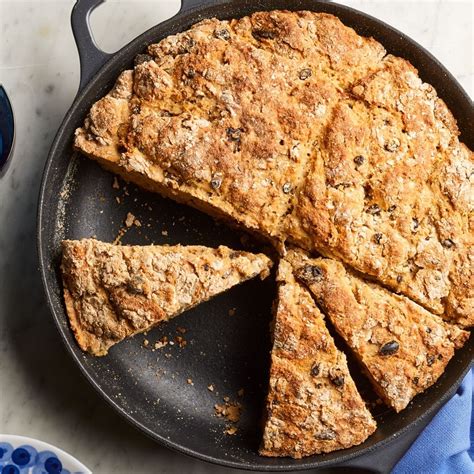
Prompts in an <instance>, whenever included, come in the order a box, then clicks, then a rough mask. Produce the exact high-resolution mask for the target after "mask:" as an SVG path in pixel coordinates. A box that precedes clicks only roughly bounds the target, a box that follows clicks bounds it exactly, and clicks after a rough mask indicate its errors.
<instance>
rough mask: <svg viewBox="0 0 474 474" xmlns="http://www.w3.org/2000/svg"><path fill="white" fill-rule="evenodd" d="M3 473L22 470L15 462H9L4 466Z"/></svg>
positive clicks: (12, 473) (17, 473)
mask: <svg viewBox="0 0 474 474" xmlns="http://www.w3.org/2000/svg"><path fill="white" fill-rule="evenodd" d="M2 474H20V470H19V469H18V468H17V467H16V466H14V465H13V464H7V465H6V466H3V468H2Z"/></svg>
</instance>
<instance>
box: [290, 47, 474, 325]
mask: <svg viewBox="0 0 474 474" xmlns="http://www.w3.org/2000/svg"><path fill="white" fill-rule="evenodd" d="M352 93H353V97H351V98H348V99H346V100H343V101H340V102H339V103H338V104H337V106H336V107H335V108H334V109H333V114H332V118H331V121H330V123H329V125H328V128H327V129H326V131H325V133H324V134H323V136H322V139H321V146H320V148H319V149H318V152H317V153H316V155H315V160H314V163H313V169H312V170H311V171H310V172H309V174H308V176H307V178H306V183H305V184H304V185H303V186H302V192H301V193H300V195H299V197H298V202H297V204H296V205H295V208H294V209H295V210H294V212H293V214H292V215H291V217H290V219H289V231H288V232H289V236H290V240H292V241H293V242H294V243H295V244H298V245H300V246H303V247H305V248H307V249H309V250H317V251H318V252H320V253H323V254H326V255H328V256H333V257H337V258H339V259H341V260H343V261H344V262H346V263H348V264H350V265H351V266H353V267H354V268H355V269H357V270H358V271H360V272H362V273H365V274H368V275H371V276H372V277H374V278H376V279H377V280H378V281H380V282H382V283H383V284H385V285H387V286H389V287H391V288H393V289H395V290H396V291H397V292H400V293H403V294H406V295H407V296H409V297H410V298H412V299H413V300H415V301H417V302H419V303H420V304H422V305H423V306H425V307H426V308H428V309H429V310H430V311H432V312H435V313H437V314H440V315H443V317H444V318H445V319H451V320H454V321H455V322H457V323H458V324H459V325H463V326H471V325H472V324H473V323H474V265H473V264H474V250H473V249H474V245H473V244H474V238H473V235H474V234H473V232H472V229H470V228H469V216H470V215H471V216H472V211H473V209H474V187H473V181H472V179H473V178H472V176H474V174H473V171H474V160H473V154H472V153H471V152H470V151H469V150H468V149H467V148H466V147H465V146H464V145H462V144H460V143H459V142H458V139H457V133H458V132H457V129H456V125H455V122H454V119H453V117H452V116H451V114H450V113H449V111H448V110H447V108H446V106H445V105H444V103H443V102H442V101H441V100H440V99H438V98H437V97H436V93H435V91H434V90H433V88H432V87H431V86H429V85H427V84H423V83H422V82H421V81H420V79H419V78H418V76H417V72H416V70H415V69H414V68H413V67H412V66H411V65H410V64H409V63H407V62H406V61H404V60H402V59H399V58H395V57H392V56H387V57H386V58H385V59H384V60H383V62H382V64H381V66H380V68H379V69H378V70H376V71H373V72H372V73H371V74H369V75H368V76H367V77H365V78H363V79H361V80H359V81H358V82H357V83H356V85H355V86H354V87H353V88H352Z"/></svg>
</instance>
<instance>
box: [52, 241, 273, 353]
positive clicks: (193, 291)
mask: <svg viewBox="0 0 474 474" xmlns="http://www.w3.org/2000/svg"><path fill="white" fill-rule="evenodd" d="M62 245H63V258H62V265H61V270H62V275H63V282H64V299H65V302H66V309H67V313H68V316H69V320H70V323H71V327H72V330H73V331H74V335H75V336H76V340H77V342H78V344H79V346H80V347H81V349H82V350H84V351H87V352H90V353H91V354H93V355H104V354H106V353H107V351H108V349H109V348H110V347H111V346H112V345H114V344H116V343H117V342H119V341H121V340H123V339H125V338H126V337H129V336H132V335H133V334H137V333H140V332H143V331H147V330H149V329H151V328H153V327H154V326H156V325H157V324H158V323H160V322H162V321H167V320H168V319H170V318H173V317H174V316H176V315H178V314H180V313H182V312H183V311H185V310H187V309H189V308H191V307H193V306H196V305H197V304H199V303H202V302H203V301H206V300H208V299H210V298H212V297H213V296H215V295H217V294H219V293H222V292H223V291H225V290H228V289H229V288H231V287H233V286H235V285H238V284H239V283H242V282H243V281H245V280H248V279H250V278H253V277H255V276H257V275H260V276H261V277H262V278H264V277H266V276H267V275H268V273H269V269H270V268H271V266H272V262H271V260H270V259H269V258H268V257H267V256H265V255H263V254H252V253H249V252H241V251H235V250H232V249H230V248H228V247H224V246H220V247H219V248H217V249H213V248H208V247H203V246H198V245H193V246H181V245H177V246H159V245H148V246H120V245H113V244H108V243H104V242H99V241H97V240H94V239H84V240H79V241H75V240H65V241H63V243H62Z"/></svg>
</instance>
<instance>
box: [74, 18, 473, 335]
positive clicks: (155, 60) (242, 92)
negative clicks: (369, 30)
mask: <svg viewBox="0 0 474 474" xmlns="http://www.w3.org/2000/svg"><path fill="white" fill-rule="evenodd" d="M148 53H149V56H148V57H144V58H142V59H143V62H141V63H140V64H138V65H137V66H136V67H135V69H134V71H126V72H124V73H123V74H122V76H121V77H120V79H119V82H118V84H117V86H116V87H115V88H114V90H113V91H112V92H111V93H110V94H109V95H108V96H106V98H104V99H102V100H101V101H99V102H98V103H97V104H95V105H94V106H93V108H92V109H91V113H90V115H89V117H88V118H87V119H86V122H85V124H84V127H83V128H80V129H78V130H77V132H76V140H75V146H76V148H77V149H79V150H81V151H82V152H84V153H86V154H87V155H89V156H90V157H92V158H94V159H96V160H98V161H99V162H100V163H101V164H102V165H104V166H105V167H107V168H108V169H112V170H113V171H114V172H117V173H119V174H121V175H122V176H123V177H124V178H125V179H129V180H132V181H134V182H136V183H138V184H139V185H141V186H145V187H147V188H148V189H151V190H153V191H156V192H159V193H161V194H163V195H165V196H167V197H172V198H173V199H177V200H179V201H181V202H185V203H188V204H191V205H193V206H195V207H198V208H199V209H202V210H204V211H205V212H208V213H210V214H212V215H216V216H219V217H226V218H227V219H228V220H231V221H233V222H236V223H238V224H240V225H242V226H245V227H246V228H248V229H251V230H253V231H255V232H257V233H260V234H262V235H264V236H266V237H267V238H270V239H271V240H273V241H274V242H275V243H278V242H285V241H289V242H291V243H293V244H296V245H298V246H301V247H303V248H305V249H306V250H309V251H313V250H317V251H318V252H321V253H324V254H326V255H328V256H333V257H337V258H339V259H341V260H343V261H344V262H346V263H348V264H350V265H351V266H353V267H354V268H355V269H357V270H358V271H360V272H363V273H366V274H368V275H371V276H372V277H373V278H375V279H377V280H378V281H380V282H382V283H383V284H384V285H386V286H389V287H391V288H392V289H394V290H396V291H397V292H401V293H403V294H405V295H407V296H408V297H410V298H412V299H413V300H415V301H417V302H419V303H420V304H422V305H424V306H425V307H426V308H428V309H429V310H430V311H433V312H435V313H437V314H440V315H442V316H443V317H444V318H446V319H451V320H453V321H455V322H457V323H458V324H460V325H463V326H471V325H472V324H473V323H474V281H473V280H474V270H473V268H474V265H473V261H474V255H473V250H472V249H473V248H474V245H473V244H474V242H473V240H474V238H473V225H474V224H473V219H472V215H473V212H472V211H473V208H474V197H473V196H474V190H473V181H472V180H473V176H474V173H473V168H474V165H473V154H472V152H471V151H470V150H468V149H467V148H466V147H465V146H464V145H462V144H460V143H459V141H458V138H457V135H458V131H457V128H456V123H455V120H454V118H453V117H452V115H451V114H450V112H449V110H448V109H447V107H446V105H445V104H444V103H443V102H442V101H441V100H440V99H439V98H438V97H437V96H436V92H435V91H434V89H433V88H432V87H431V86H429V85H428V84H424V83H422V82H421V80H420V79H419V78H418V75H417V71H416V69H414V68H413V67H412V66H411V65H410V64H409V63H408V62H407V61H404V60H403V59H400V58H396V57H393V56H390V55H388V56H385V51H384V49H383V47H382V46H381V45H380V44H379V43H377V42H376V41H375V40H373V39H367V38H363V37H361V36H359V35H357V34H356V33H355V32H354V31H353V30H352V29H351V28H348V27H345V26H344V25H343V24H342V23H341V22H340V21H339V20H338V19H337V18H335V17H333V16H331V15H327V14H320V13H312V12H285V11H274V12H259V13H255V14H253V15H251V16H250V17H245V18H242V19H240V20H231V21H230V22H227V21H219V20H216V19H211V20H204V21H202V22H201V23H199V24H197V25H195V26H193V27H192V28H191V29H190V30H189V31H186V32H183V33H180V34H178V35H175V36H170V37H168V38H165V39H164V40H162V41H161V42H160V43H158V44H156V45H151V46H149V48H148ZM469 219H471V221H469Z"/></svg>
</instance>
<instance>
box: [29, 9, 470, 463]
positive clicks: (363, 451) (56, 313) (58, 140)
mask: <svg viewBox="0 0 474 474" xmlns="http://www.w3.org/2000/svg"><path fill="white" fill-rule="evenodd" d="M234 3H235V2H233V1H232V0H231V1H226V2H219V3H216V4H212V3H211V4H209V3H207V4H206V3H205V4H204V5H201V6H195V5H193V6H191V8H190V9H188V10H187V9H186V8H184V7H182V8H181V9H180V10H179V11H178V13H177V14H176V15H175V16H173V17H172V18H170V19H168V20H166V21H164V22H161V23H159V24H157V25H155V26H153V27H152V28H150V29H148V30H147V31H145V32H144V33H142V34H141V35H139V36H137V37H136V38H134V39H133V40H132V41H131V42H130V43H128V44H127V45H125V46H124V47H123V48H121V49H120V50H119V51H117V52H116V53H114V54H112V55H111V56H110V58H109V59H108V60H107V61H106V62H105V64H103V65H102V66H101V67H100V68H99V69H98V71H97V72H96V73H95V75H94V76H93V77H92V79H90V80H89V81H88V82H87V84H86V85H85V87H84V88H83V89H82V90H80V91H79V92H78V93H77V95H76V97H75V98H74V101H73V103H72V105H71V107H70V108H69V110H68V111H67V112H66V114H65V116H64V119H63V120H62V122H61V125H60V127H59V129H58V132H57V134H56V136H55V138H54V141H53V143H52V145H51V148H50V151H49V153H48V157H47V160H46V163H45V166H44V170H43V176H42V180H41V186H40V193H39V199H38V209H37V251H38V259H39V268H40V273H41V280H42V283H43V287H44V291H45V295H46V300H47V304H48V307H49V309H50V312H51V314H52V316H53V318H54V321H55V324H56V326H57V328H58V330H59V333H60V335H61V339H62V340H63V343H64V344H65V346H66V348H67V350H68V352H69V353H70V355H71V356H72V358H73V360H74V361H75V363H76V364H77V365H78V366H79V368H80V371H81V373H82V375H83V376H84V377H85V378H86V379H87V380H88V381H89V382H90V383H91V385H92V386H93V387H94V389H95V390H96V391H97V392H98V393H99V394H100V395H101V397H102V398H104V399H105V401H107V402H108V404H109V405H111V406H112V407H113V408H114V409H115V410H116V411H117V412H118V413H119V414H120V415H121V416H122V417H123V418H125V419H126V420H127V421H128V422H129V423H130V424H132V425H133V426H135V427H136V428H138V429H139V430H140V431H142V432H144V433H145V434H146V435H148V436H149V437H150V438H152V439H153V440H154V441H158V442H159V443H160V444H162V445H163V446H165V447H167V448H170V449H173V450H175V451H177V452H180V453H183V454H186V455H188V456H191V457H194V458H197V459H200V460H203V461H207V462H210V463H212V464H216V465H220V466H226V467H231V468H238V469H245V470H254V471H255V470H261V471H299V470H304V469H311V468H322V467H329V466H335V465H339V464H341V463H345V462H347V461H350V460H353V459H355V458H362V457H363V456H365V455H367V454H369V453H371V452H373V451H375V450H377V449H381V448H388V447H389V445H390V444H391V443H392V442H393V441H395V440H397V439H399V438H401V437H402V436H403V434H405V433H407V432H408V431H411V430H412V429H413V428H414V427H415V426H416V425H418V424H420V423H421V422H422V421H424V420H426V419H428V417H430V418H431V417H432V416H434V414H435V413H436V412H437V411H438V410H439V409H440V408H441V406H442V405H444V404H445V403H446V402H447V400H448V399H449V398H451V397H452V395H453V394H454V393H455V391H456V390H457V388H458V386H459V384H460V383H461V380H462V379H463V378H464V376H465V374H466V373H467V372H468V371H469V370H470V368H471V366H472V356H471V361H470V362H469V361H467V363H465V364H464V365H463V368H461V367H459V369H458V370H461V373H460V374H459V375H458V377H457V378H455V381H454V383H452V385H451V387H450V388H449V389H448V390H446V391H445V392H444V393H443V394H441V396H439V397H438V398H437V399H436V400H435V401H434V402H432V403H431V404H428V407H427V408H426V409H425V410H424V411H423V412H422V413H421V414H420V415H418V416H416V417H414V418H413V419H411V420H409V421H407V422H406V425H405V426H404V427H402V428H401V429H399V430H398V431H396V432H394V433H393V434H391V435H389V436H386V437H385V438H383V439H381V440H379V441H376V442H374V444H372V445H370V446H365V447H361V445H359V446H355V447H352V448H349V449H351V450H353V452H350V453H347V451H348V450H340V451H336V452H334V453H331V454H332V456H333V457H332V458H331V459H322V460H312V459H314V458H318V457H319V456H318V455H314V456H311V457H307V458H303V459H302V460H291V459H289V458H264V457H260V456H258V454H256V458H255V459H256V461H257V462H256V463H255V464H251V463H249V462H242V461H233V460H228V459H225V458H219V457H218V456H211V455H207V454H203V453H200V452H197V451H195V450H193V449H191V448H187V447H186V446H185V445H183V443H182V442H177V441H172V440H170V439H167V438H166V437H164V436H161V435H159V434H157V433H156V432H155V431H153V430H152V429H150V428H147V427H146V426H145V425H143V424H142V423H140V422H139V421H137V420H136V419H135V418H134V417H133V415H132V414H130V413H128V412H127V410H126V409H124V408H122V407H120V406H119V405H118V404H117V403H116V402H115V401H114V399H113V398H111V397H110V396H109V395H108V394H107V393H106V392H105V390H104V389H103V388H102V387H101V385H100V384H99V383H98V382H97V380H96V379H95V378H94V377H93V376H92V375H91V374H90V373H89V371H88V369H87V368H86V367H85V365H83V362H82V360H81V358H80V357H79V355H77V354H76V352H75V350H74V348H73V344H74V342H71V341H70V340H69V338H68V332H69V331H70V329H69V326H68V325H64V324H62V321H64V318H66V320H67V316H66V315H65V312H64V308H63V307H62V306H61V307H59V306H58V305H57V302H56V301H55V298H54V289H53V287H52V286H50V283H49V281H48V276H49V275H50V272H53V271H54V270H53V269H52V268H51V262H50V261H49V260H48V259H47V254H48V253H49V252H48V248H47V246H48V245H49V244H48V243H47V242H45V240H46V239H44V238H43V234H46V233H47V230H46V229H47V228H48V225H49V226H52V227H53V229H56V222H57V220H56V219H55V220H54V221H53V222H49V223H48V219H47V217H46V216H47V214H48V212H49V209H50V207H49V206H48V205H47V204H48V202H47V201H48V193H49V187H50V182H51V179H52V174H53V173H54V163H55V162H56V161H58V160H59V159H60V158H61V155H60V154H59V153H58V149H59V148H61V147H62V146H64V144H65V143H67V142H68V141H69V140H70V133H69V130H67V129H68V124H69V123H70V122H74V121H75V120H74V119H75V118H76V117H77V115H78V114H79V113H81V108H84V105H83V102H84V99H86V98H87V96H88V94H89V92H90V91H91V90H92V89H93V88H94V87H96V86H97V84H100V83H103V82H105V81H104V78H106V77H107V73H108V72H109V71H111V70H113V69H114V68H116V67H117V66H118V65H119V63H120V61H121V60H123V59H125V60H127V61H128V60H129V59H130V57H131V53H132V52H133V51H134V49H136V48H137V47H138V46H140V48H141V49H143V47H144V46H145V45H146V44H149V43H150V42H152V41H157V38H163V37H165V36H163V34H160V31H161V32H162V31H166V30H169V29H173V24H175V23H176V24H177V26H178V28H177V30H179V31H185V29H187V28H189V27H190V25H192V24H194V23H196V22H198V21H200V20H202V19H204V18H209V17H211V16H219V17H221V18H222V17H227V15H226V11H225V7H226V6H232V5H233V4H234ZM275 3H277V5H274V4H275ZM308 3H309V2H305V1H304V0H303V2H301V1H298V0H296V1H295V2H294V3H291V4H288V5H286V9H287V10H291V11H297V10H301V9H308ZM303 4H304V5H305V6H303ZM183 5H185V2H183ZM272 5H273V6H272ZM293 6H294V7H295V8H293ZM311 6H312V8H311V10H312V11H323V12H324V11H326V9H325V7H327V6H328V3H327V2H324V1H315V2H312V3H311ZM330 6H331V9H332V8H333V7H334V9H335V10H336V12H331V13H333V14H335V15H336V16H337V15H338V13H339V12H340V11H343V12H344V11H345V13H346V14H351V15H352V16H353V18H355V20H354V22H357V21H360V19H361V18H362V19H363V20H365V21H368V22H371V23H373V24H374V27H375V26H376V27H377V28H379V29H382V30H384V31H389V32H391V33H392V34H397V35H399V36H400V38H401V39H402V40H403V41H405V42H407V43H408V44H409V45H410V46H411V47H414V48H415V49H417V50H418V52H419V53H420V54H421V55H422V56H423V57H425V58H426V59H428V60H429V61H430V62H431V63H433V65H434V66H435V67H437V68H438V70H439V72H440V73H442V74H444V75H445V77H446V80H447V86H446V87H447V89H448V90H449V89H457V93H458V94H460V95H461V96H462V98H463V99H464V100H466V102H468V103H469V102H472V101H471V100H470V98H469V96H468V95H467V93H466V91H465V90H464V89H463V88H462V86H461V85H460V84H459V83H458V82H457V80H456V79H455V78H454V76H453V75H452V74H451V73H450V72H449V71H448V70H447V69H446V68H445V67H444V66H443V65H442V64H441V63H440V62H439V61H438V60H437V59H436V58H435V57H434V56H433V55H432V54H431V53H430V52H429V51H427V50H426V49H425V48H423V47H422V46H421V45H419V44H418V43H417V42H415V41H414V40H412V39H411V38H410V37H409V36H407V35H405V34H404V33H401V32H400V31H398V30H397V29H395V28H393V27H391V26H390V25H388V24H386V23H385V22H383V21H381V20H378V19H377V18H375V17H373V16H371V15H368V14H366V13H363V12H360V11H358V10H356V9H353V8H351V7H348V6H345V5H340V4H337V3H333V2H331V3H330ZM246 7H247V10H248V5H247V3H245V2H242V6H241V7H238V8H239V12H241V13H239V14H237V15H235V14H234V15H233V17H234V18H236V17H242V16H245V15H247V14H248V11H247V10H246ZM254 7H255V8H254ZM276 9H281V8H280V7H279V3H278V0H276V1H275V0H268V1H267V0H265V1H263V2H262V1H258V2H256V3H255V4H254V5H253V6H252V7H251V10H252V11H263V10H276ZM208 10H211V11H213V10H217V11H215V12H214V13H213V15H206V11H208ZM242 10H243V11H244V12H243V13H242ZM203 13H204V14H203ZM219 13H222V14H221V15H219ZM189 19H192V21H191V22H189ZM182 22H184V23H185V24H187V25H188V26H183V25H182V24H180V23H182ZM128 62H129V61H128ZM419 69H420V72H421V68H419ZM114 77H115V76H114ZM86 102H87V101H86ZM89 107H90V103H89V105H87V107H86V109H87V110H88V108H89ZM467 345H470V351H471V352H472V337H471V338H470V340H469V342H467V343H466V346H467ZM451 370H452V369H451ZM447 375H451V377H452V374H447ZM430 415H431V416H430ZM369 439H370V438H369ZM259 460H261V461H263V462H265V461H269V460H271V461H272V464H259V463H258V461H259ZM280 461H282V462H280ZM279 462H280V463H279Z"/></svg>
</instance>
